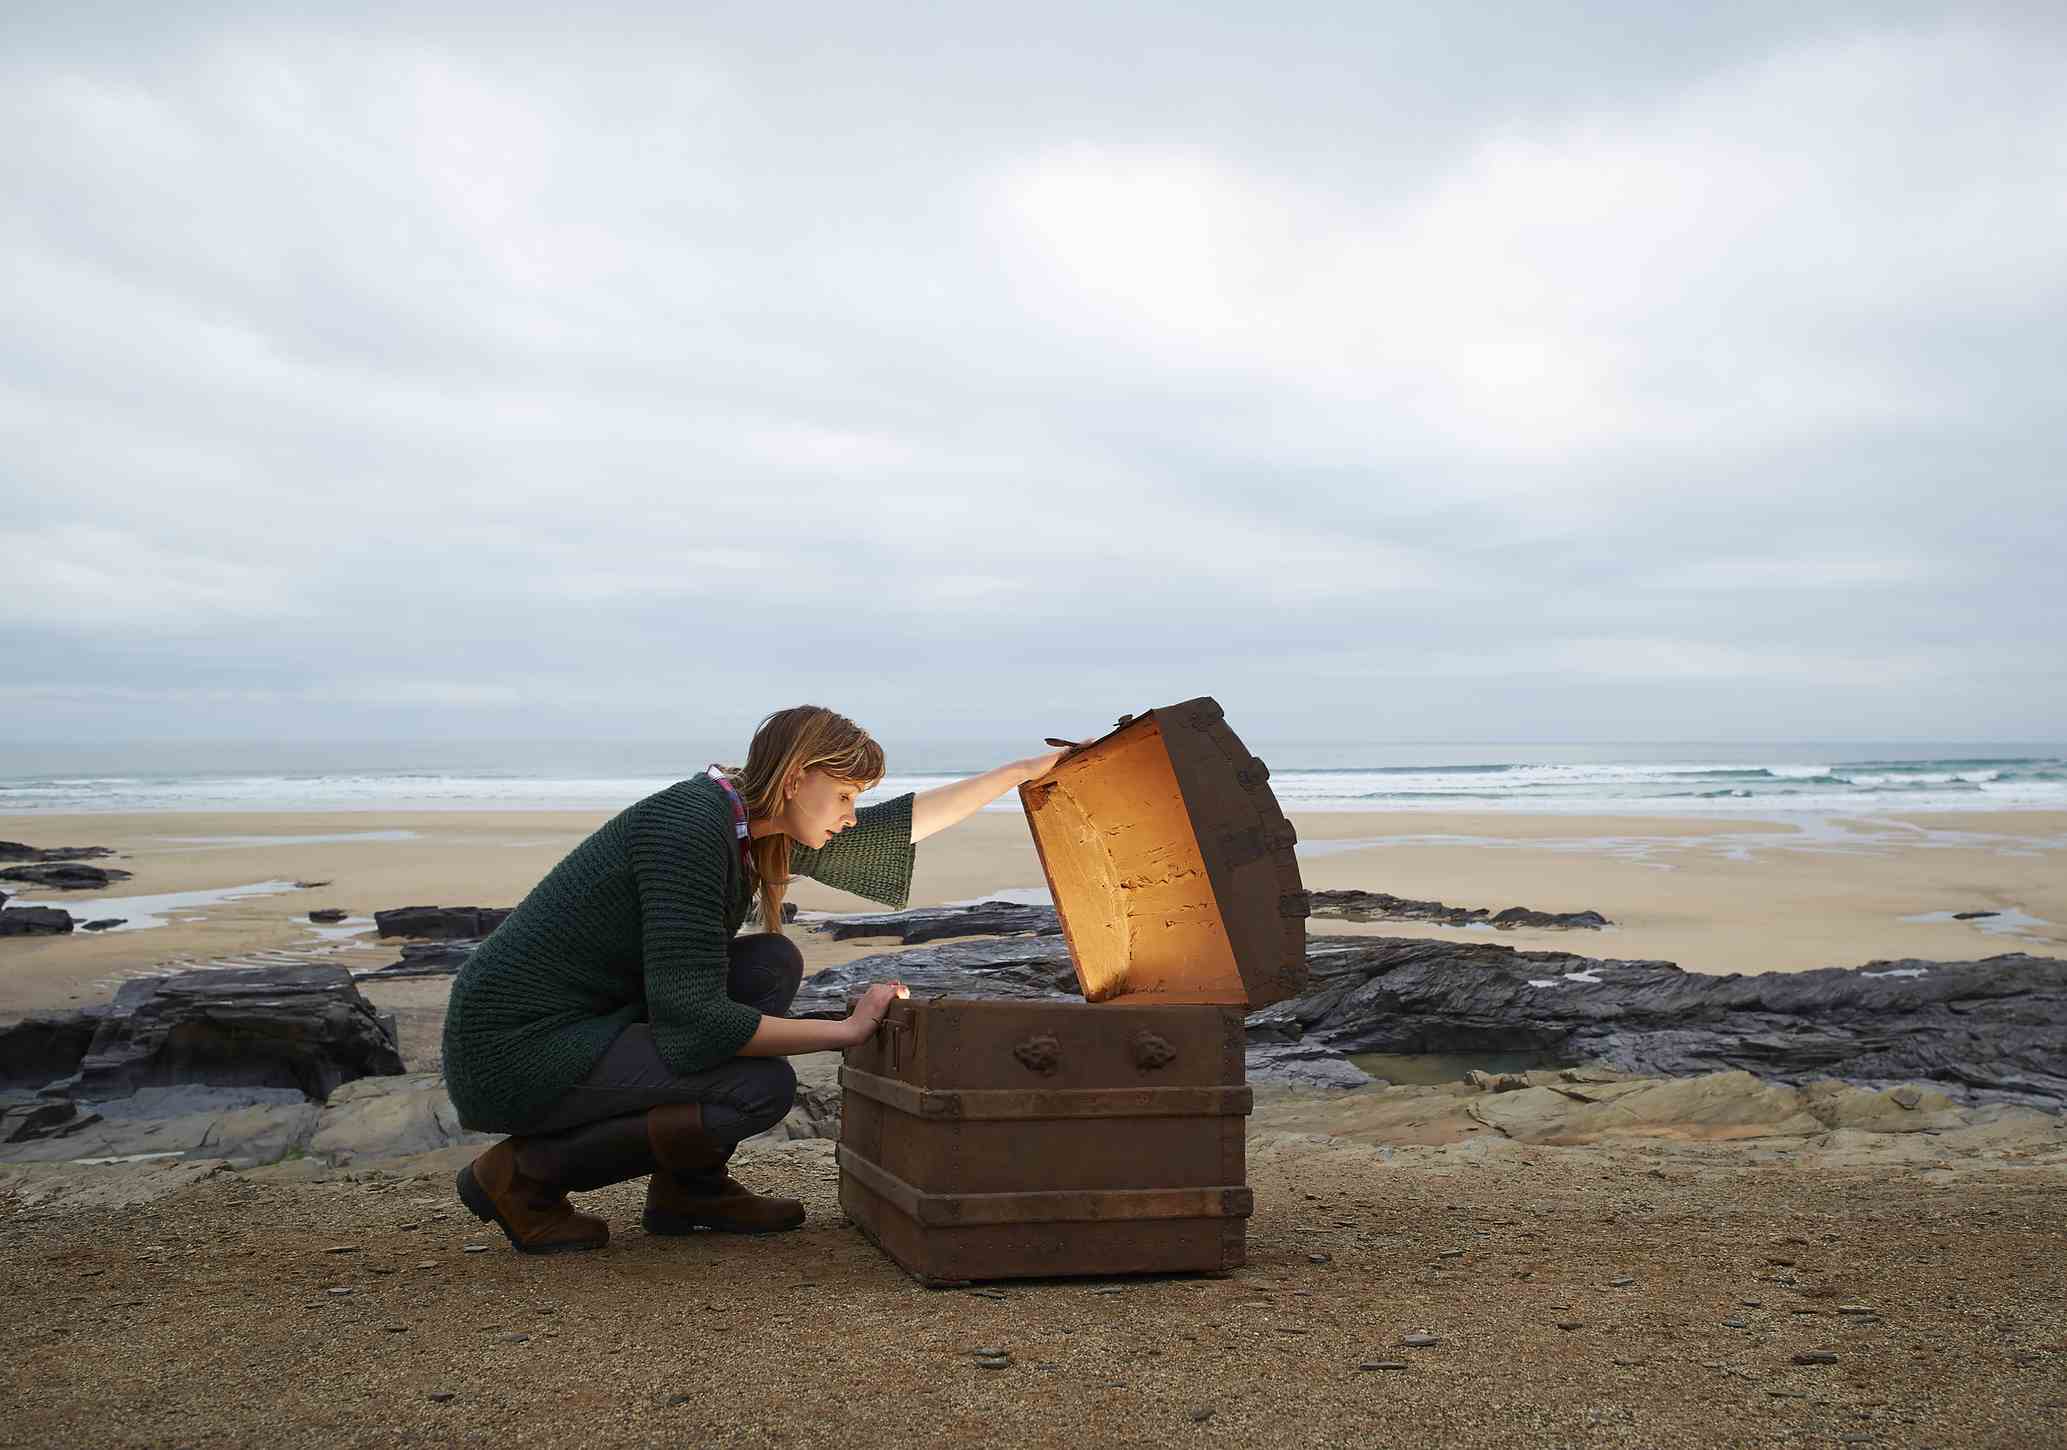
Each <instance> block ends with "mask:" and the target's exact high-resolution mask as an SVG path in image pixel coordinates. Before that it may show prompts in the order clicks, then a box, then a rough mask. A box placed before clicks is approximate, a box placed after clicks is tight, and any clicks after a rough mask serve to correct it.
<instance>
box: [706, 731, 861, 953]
mask: <svg viewBox="0 0 2067 1450" xmlns="http://www.w3.org/2000/svg"><path fill="white" fill-rule="evenodd" d="M807 770H822V771H824V772H825V773H826V774H827V775H830V776H832V777H834V778H835V779H836V780H841V781H844V782H846V783H847V784H849V785H851V786H853V787H855V789H856V790H857V791H862V790H867V789H868V788H869V787H870V786H872V785H874V784H875V783H876V782H877V781H879V780H881V779H882V778H883V747H882V746H880V745H878V744H876V742H875V741H874V740H873V739H872V738H870V736H869V733H868V732H867V731H866V730H864V729H862V728H861V727H860V726H859V725H856V724H855V723H854V722H853V721H852V720H849V719H848V718H847V717H846V716H845V715H840V714H836V713H834V712H833V711H831V710H828V709H826V708H825V707H824V706H823V705H795V706H792V707H791V708H789V709H787V710H777V711H776V712H775V713H774V714H773V715H770V716H769V717H768V718H767V719H765V720H763V721H762V722H761V723H760V724H759V725H757V726H755V727H754V739H753V743H752V744H751V745H749V746H748V747H747V751H746V764H745V766H744V767H727V769H726V771H725V773H726V774H727V775H729V776H731V777H732V782H733V784H734V785H736V786H738V787H739V794H740V796H741V798H742V799H744V800H745V802H746V813H747V815H748V816H750V817H755V818H759V819H762V820H766V819H768V818H770V817H773V816H775V815H777V814H778V813H779V812H780V811H781V810H782V807H783V804H784V801H785V796H784V794H783V788H784V786H786V785H788V784H789V783H790V782H791V781H794V780H799V779H801V778H802V776H803V774H804V772H805V771H807ZM749 854H750V855H751V856H752V858H753V863H754V876H755V879H756V881H757V884H758V886H759V890H760V898H761V927H762V929H763V930H765V931H772V932H774V933H775V934H776V935H777V936H780V935H782V898H783V897H784V896H785V895H786V894H788V892H789V854H790V838H789V837H788V836H785V835H783V834H782V833H780V832H776V833H775V834H773V835H768V836H759V837H756V838H755V839H754V841H753V844H752V846H751V847H750V848H749Z"/></svg>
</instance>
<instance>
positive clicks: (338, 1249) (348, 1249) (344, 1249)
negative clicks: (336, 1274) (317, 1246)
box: [323, 1244, 359, 1254]
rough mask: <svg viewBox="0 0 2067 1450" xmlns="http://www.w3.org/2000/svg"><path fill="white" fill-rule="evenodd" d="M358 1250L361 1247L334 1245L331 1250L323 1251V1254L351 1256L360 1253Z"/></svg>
mask: <svg viewBox="0 0 2067 1450" xmlns="http://www.w3.org/2000/svg"><path fill="white" fill-rule="evenodd" d="M358 1248H359V1246H358V1245H357V1244H332V1245H331V1246H330V1247H329V1248H327V1249H325V1250H323V1252H324V1253H326V1254H350V1253H356V1252H357V1251H358Z"/></svg>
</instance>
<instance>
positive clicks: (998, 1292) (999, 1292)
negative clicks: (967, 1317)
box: [969, 1289, 1012, 1299]
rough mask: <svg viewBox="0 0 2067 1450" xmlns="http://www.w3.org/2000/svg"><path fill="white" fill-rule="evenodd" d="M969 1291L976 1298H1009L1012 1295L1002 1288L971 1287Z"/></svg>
mask: <svg viewBox="0 0 2067 1450" xmlns="http://www.w3.org/2000/svg"><path fill="white" fill-rule="evenodd" d="M969 1292H970V1293H971V1294H972V1295H974V1296H975V1297H976V1298H978V1299H1009V1298H1011V1297H1012V1296H1011V1295H1010V1294H1007V1293H1006V1292H1005V1291H1004V1290H1003V1289H971V1290H970V1291H969Z"/></svg>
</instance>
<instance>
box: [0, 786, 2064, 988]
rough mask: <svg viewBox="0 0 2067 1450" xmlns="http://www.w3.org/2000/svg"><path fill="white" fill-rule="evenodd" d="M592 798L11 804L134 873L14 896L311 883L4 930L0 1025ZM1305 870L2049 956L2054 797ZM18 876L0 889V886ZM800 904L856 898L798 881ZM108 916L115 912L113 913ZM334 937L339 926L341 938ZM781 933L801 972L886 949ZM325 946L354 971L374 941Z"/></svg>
mask: <svg viewBox="0 0 2067 1450" xmlns="http://www.w3.org/2000/svg"><path fill="white" fill-rule="evenodd" d="M605 818H606V816H605V813H602V812H570V811H552V812H543V811H540V812H534V811H522V812H517V811H511V812H457V811H454V812H419V813H413V814H389V813H383V812H370V811H356V812H307V813H296V814H255V813H220V814H208V815H203V814H156V815H76V816H54V815H18V816H11V817H0V839H9V840H21V841H27V842H29V843H30V844H32V845H38V846H52V845H68V844H82V845H106V846H111V847H114V848H115V849H116V850H117V851H118V852H120V853H121V859H117V860H113V861H108V862H104V863H102V864H106V865H114V866H119V867H121V868H123V869H125V870H129V871H132V872H134V873H135V879H134V880H132V881H128V882H123V883H121V884H120V885H119V886H117V887H114V888H110V890H109V891H108V892H106V893H99V892H96V893H91V894H87V893H65V892H56V891H46V890H41V889H36V888H22V889H21V890H20V893H19V894H20V896H21V897H22V899H23V900H25V901H41V902H49V903H53V904H57V905H63V906H65V907H66V909H67V910H70V911H72V912H73V914H74V915H75V916H78V915H80V914H81V911H82V909H84V903H86V902H87V901H90V900H95V899H98V898H100V897H102V896H117V897H136V896H145V895H160V894H165V893H176V892H198V891H209V890H220V889H224V888H230V887H239V886H250V885H253V884H256V883H264V882H278V883H292V882H295V881H328V882H329V883H330V884H329V885H327V886H322V887H317V888H313V889H309V890H283V891H278V892H275V893H274V894H268V895H258V896H251V897H246V898H244V899H242V900H237V901H229V902H223V903H220V904H216V905H209V906H203V907H198V908H193V909H189V910H184V911H175V912H174V913H173V914H172V917H171V919H170V924H168V925H166V926H162V927H155V928H151V929H148V930H120V931H114V932H109V933H105V934H101V935H97V936H96V935H91V934H87V933H81V932H75V933H73V934H72V935H71V936H68V937H57V938H14V939H9V940H6V941H0V1019H6V1018H14V1017H19V1016H20V1015H22V1014H23V1013H25V1012H28V1011H31V1010H34V1009H36V1008H41V1007H63V1006H66V1005H68V1004H71V1003H75V1002H79V1001H91V1000H97V999H99V998H102V997H105V996H106V995H107V994H108V993H110V992H111V991H112V990H113V988H114V985H115V984H116V983H117V982H119V981H120V980H121V979H122V978H123V977H125V976H130V975H136V974H140V973H145V972H157V971H164V970H168V969H176V968H178V967H180V966H182V965H191V964H197V963H203V962H210V961H218V960H223V959H235V958H239V957H251V956H253V955H255V954H264V953H268V952H283V951H284V952H289V953H294V954H304V953H313V952H323V951H330V950H332V949H334V948H335V947H337V946H338V945H339V942H340V939H341V938H340V936H339V935H333V936H331V937H330V938H327V939H326V937H325V936H323V935H320V934H318V933H317V932H316V931H315V930H314V929H313V928H311V927H310V925H309V923H308V921H307V913H308V912H309V911H310V910H311V909H313V908H318V907H333V906H334V907H340V908H343V909H346V910H348V911H351V912H353V913H355V915H357V916H361V917H370V916H371V914H372V913H373V912H374V911H375V910H382V909H386V908H389V907H395V906H407V905H412V904H438V905H482V906H504V905H513V904H515V903H516V902H517V901H519V900H520V899H522V897H523V895H524V893H525V892H526V891H528V890H529V889H530V887H531V886H532V885H533V884H534V883H535V882H536V881H537V880H538V879H539V878H540V877H541V876H543V875H544V874H545V873H546V872H547V871H548V870H550V869H551V868H552V866H553V864H554V863H555V862H557V861H558V860H559V859H560V858H561V857H562V856H563V855H565V854H566V852H567V851H569V850H571V849H572V848H573V847H574V846H575V845H576V844H578V843H579V842H580V840H581V839H582V837H583V836H584V835H586V834H587V833H588V832H589V831H591V830H593V829H594V828H595V827H596V826H597V825H599V824H601V823H602V821H603V820H604V819H605ZM1295 820H1296V824H1297V826H1298V828H1299V832H1300V836H1301V842H1302V845H1301V850H1302V858H1301V872H1302V874H1303V876H1304V879H1305V881H1306V884H1307V885H1308V886H1310V887H1312V888H1315V889H1318V890H1327V889H1336V888H1352V887H1353V888H1361V889H1364V890H1369V891H1389V892H1391V893H1393V894H1395V895H1399V896H1409V897H1420V898H1434V899H1440V900H1442V901H1445V902H1448V903H1450V904H1451V905H1455V906H1483V907H1489V908H1493V909H1496V910H1497V909H1499V908H1502V907H1507V906H1516V905H1520V906H1531V907H1536V908H1538V909H1540V910H1548V911H1576V910H1582V909H1591V910H1596V911H1600V912H1603V913H1605V914H1606V915H1607V916H1608V917H1610V918H1611V919H1613V920H1614V921H1615V923H1616V926H1615V927H1614V929H1612V930H1608V931H1601V932H1584V931H1582V932H1552V931H1514V932H1498V933H1491V932H1486V931H1471V932H1468V933H1466V932H1460V931H1458V930H1457V929H1455V928H1446V927H1435V926H1423V925H1414V924H1408V923H1397V922H1388V923H1382V924H1375V925H1369V926H1356V925H1350V924H1346V923H1341V922H1330V921H1326V920H1320V921H1316V922H1315V923H1314V929H1315V930H1316V931H1323V932H1327V931H1343V932H1370V933H1379V934H1384V935H1396V936H1438V937H1439V936H1463V937H1467V938H1468V939H1475V940H1496V941H1499V942H1503V943H1506V944H1508V945H1511V946H1516V947H1540V948H1553V949H1558V950H1565V951H1576V952H1581V953H1584V954H1586V955H1589V956H1615V957H1659V958H1665V959H1667V960H1671V961H1677V962H1679V963H1680V964H1681V965H1682V966H1685V967H1687V968H1688V969H1689V970H1694V971H1704V972H1733V971H1735V972H1757V971H1796V970H1800V969H1802V968H1806V967H1820V966H1851V965H1856V964H1858V963H1861V962H1866V961H1870V960H1874V959H1877V958H1890V957H1904V956H1914V957H1928V958H1935V959H1938V960H1951V961H1958V960H1968V959H1972V958H1976V957H1983V956H1989V955H1992V954H1994V953H1997V952H2006V951H2030V952H2037V953H2042V954H2047V955H2054V956H2067V813H2060V812H2035V811H2034V812H2001V813H1992V814H1971V815H1966V814H1954V813H1937V814H1928V815H1923V814H1920V815H1916V816H1908V817H1884V816H1874V817H1854V818H1833V819H1830V820H1828V821H1824V822H1815V823H1803V822H1789V821H1770V822H1769V821H1757V820H1734V819H1730V820H1720V821H1715V820H1690V819H1683V818H1681V819H1675V818H1668V817H1653V816H1633V817H1609V816H1584V817H1582V816H1520V815H1458V814H1449V813H1443V814H1408V813H1385V814H1378V813H1369V814H1352V813H1333V812H1326V813H1314V814H1310V815H1306V816H1302V817H1298V818H1295ZM1041 881H1042V877H1041V870H1040V865H1039V862H1038V861H1037V859H1036V858H1035V855H1034V851H1033V846H1032V843H1031V841H1030V839H1029V837H1028V835H1027V830H1026V825H1025V822H1024V820H1023V819H1022V818H1021V817H1019V816H1018V815H1017V814H1002V813H985V814H981V815H978V816H977V817H975V818H973V819H972V820H969V821H967V822H965V823H963V824H962V825H960V826H957V827H955V828H954V829H953V830H950V831H947V832H945V833H943V834H941V835H939V836H936V837H934V838H932V839H931V840H929V841H926V842H923V843H922V844H921V845H920V847H919V857H918V871H917V875H916V877H915V880H914V883H913V901H914V903H915V904H929V903H939V902H946V901H960V900H969V899H973V898H980V897H982V896H983V895H985V894H986V893H989V892H993V891H998V890H1007V889H1012V888H1025V887H1038V886H1040V885H1041ZM0 889H6V890H8V891H10V892H12V891H15V889H16V888H15V887H14V886H13V885H9V886H6V887H4V888H0ZM794 899H795V900H796V901H797V903H798V904H799V906H801V907H803V908H805V909H807V910H841V911H847V910H867V909H872V908H871V907H870V904H869V903H867V902H864V901H861V900H859V899H858V898H855V897H851V896H847V895H845V894H844V893H840V892H836V891H832V890H829V889H827V888H825V887H823V886H820V885H818V884H817V883H815V882H809V881H803V882H799V883H798V884H797V887H796V889H795V891H794ZM1977 910H2002V911H2010V910H2014V911H2018V912H2021V913H2022V914H2023V915H2022V917H2016V918H2010V920H2011V921H2012V922H2023V921H2024V920H2025V919H2026V918H2029V919H2032V923H2028V924H2025V925H2023V926H2022V928H2021V929H2020V930H2018V931H2015V932H2004V931H2000V930H1996V931H1991V930H1989V929H1988V928H1989V927H1990V925H1991V924H1993V925H1996V926H2000V925H2001V924H2002V923H2001V922H1996V923H1990V922H1988V921H1980V922H1954V921H1936V922H1910V921H1905V920H1904V918H1905V917H1913V916H1920V915H1925V914H1929V913H1938V912H1943V913H1949V912H1954V911H1977ZM110 914H120V912H119V910H118V911H116V912H113V913H110ZM342 935H343V936H349V934H348V933H347V934H342ZM795 935H796V939H797V940H798V942H799V944H800V945H802V946H803V947H804V949H805V952H806V960H807V962H808V963H809V964H810V965H812V966H819V965H824V964H827V963H830V962H834V961H840V960H846V959H850V958H852V957H855V956H858V955H863V954H866V953H868V952H871V951H875V950H879V949H880V947H881V944H880V943H871V942H865V941H864V942H849V943H844V944H838V943H832V942H829V941H826V940H825V939H824V938H822V937H818V936H815V935H813V934H811V933H809V932H803V931H800V932H797V933H796V934H795ZM359 940H360V941H361V943H362V945H361V946H359V947H357V948H353V949H350V950H347V951H345V952H343V953H342V954H341V956H340V959H341V960H347V961H349V962H350V964H351V965H354V966H372V965H378V964H380V963H381V962H384V961H389V960H393V959H394V952H393V949H392V947H379V946H375V945H367V944H370V943H371V942H372V938H371V936H370V934H368V935H366V936H364V937H362V938H360V939H359Z"/></svg>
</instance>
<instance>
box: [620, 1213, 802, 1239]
mask: <svg viewBox="0 0 2067 1450" xmlns="http://www.w3.org/2000/svg"><path fill="white" fill-rule="evenodd" d="M803 1226H804V1221H803V1220H802V1219H798V1220H797V1221H796V1222H795V1223H785V1224H774V1225H770V1226H769V1227H767V1228H728V1227H726V1226H724V1225H722V1224H715V1223H706V1222H704V1221H703V1220H702V1219H700V1218H676V1217H673V1216H672V1215H670V1216H667V1217H661V1216H660V1215H658V1214H652V1213H649V1214H647V1215H646V1216H645V1217H643V1218H641V1219H640V1220H639V1227H641V1228H643V1229H645V1230H646V1232H647V1233H650V1234H655V1235H658V1236H659V1237H661V1238H686V1237H687V1236H689V1235H690V1234H693V1233H698V1232H702V1233H714V1234H747V1235H749V1236H753V1237H758V1236H760V1235H762V1234H786V1233H794V1232H796V1231H797V1230H798V1229H800V1228H802V1227H803Z"/></svg>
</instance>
